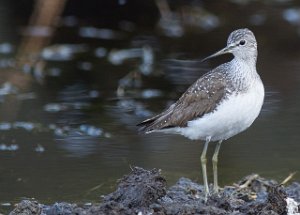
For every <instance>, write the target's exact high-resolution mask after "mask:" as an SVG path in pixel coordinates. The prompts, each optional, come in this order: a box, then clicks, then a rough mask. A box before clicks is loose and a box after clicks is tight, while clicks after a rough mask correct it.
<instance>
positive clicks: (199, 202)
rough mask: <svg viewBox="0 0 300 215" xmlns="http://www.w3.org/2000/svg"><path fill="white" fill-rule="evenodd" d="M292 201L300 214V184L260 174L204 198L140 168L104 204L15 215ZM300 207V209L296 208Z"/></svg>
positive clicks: (22, 209)
mask: <svg viewBox="0 0 300 215" xmlns="http://www.w3.org/2000/svg"><path fill="white" fill-rule="evenodd" d="M287 198H291V199H290V200H291V201H292V202H293V203H294V208H292V209H291V208H290V209H289V211H296V212H297V211H298V209H299V208H298V207H299V206H298V205H299V200H300V184H299V183H297V182H294V183H292V184H291V185H289V186H287V187H284V186H282V185H279V184H278V183H277V182H275V181H273V180H267V179H264V178H262V177H260V176H258V175H256V174H253V175H249V176H247V177H245V178H243V179H242V180H241V181H239V182H238V183H236V184H234V185H233V186H225V187H224V188H223V189H222V190H221V191H220V192H219V193H218V194H214V195H211V196H209V198H208V199H207V201H205V199H204V188H203V186H202V185H200V184H197V183H195V182H193V181H191V180H190V179H187V178H180V179H179V180H178V182H177V183H176V184H175V185H173V186H171V187H170V188H169V189H167V182H166V179H165V178H164V177H163V176H161V173H160V171H159V170H156V169H153V170H150V171H149V170H144V169H142V168H139V167H135V168H133V169H132V172H131V173H130V174H128V175H126V176H124V177H123V178H122V179H120V180H119V182H118V186H117V189H116V191H114V192H113V193H111V194H108V195H106V196H104V198H103V200H102V202H100V203H98V204H92V205H89V206H79V205H77V204H70V203H55V204H53V205H43V204H40V203H38V202H36V201H30V200H23V201H22V202H20V203H19V204H17V205H16V207H15V208H14V209H13V211H12V212H10V215H20V214H22V215H27V214H28V215H30V214H46V215H62V214H66V215H67V214H68V215H69V214H78V215H81V214H82V215H91V214H108V215H110V214H111V215H115V214H139V215H142V214H157V215H173V214H220V215H223V214H225V215H226V214H234V215H242V214H249V215H251V214H272V215H276V214H288V213H287V211H288V207H289V205H287V201H286V199H287ZM295 205H296V207H295Z"/></svg>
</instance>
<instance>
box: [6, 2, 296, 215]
mask: <svg viewBox="0 0 300 215" xmlns="http://www.w3.org/2000/svg"><path fill="white" fill-rule="evenodd" d="M77 4H78V3H77ZM119 4H125V5H126V1H124V2H123V1H119ZM128 4H129V3H128ZM153 4H154V3H153ZM154 6H155V4H154ZM173 7H174V8H173ZM0 8H1V10H3V11H5V13H4V12H3V13H1V16H2V18H0V20H1V22H0V24H1V27H2V29H0V32H1V33H2V36H0V51H1V60H0V66H1V68H2V69H1V70H3V72H2V75H1V76H3V77H2V78H1V79H2V80H1V83H2V84H1V86H0V94H1V95H0V203H1V204H4V205H2V206H1V208H2V209H1V210H5V207H6V206H5V203H14V202H16V201H19V200H20V199H22V198H30V197H33V198H36V199H38V200H40V201H42V202H46V203H53V202H55V201H72V202H78V201H80V202H86V201H97V200H99V199H100V195H101V194H106V193H108V192H110V191H112V190H113V189H114V185H115V182H116V181H117V179H118V178H120V177H122V175H123V174H126V173H128V172H129V171H130V167H131V166H135V165H137V166H141V167H144V168H160V169H162V172H163V174H164V175H165V176H166V177H167V179H168V181H169V184H170V185H171V184H172V183H174V182H175V181H176V180H177V179H178V178H179V177H181V176H184V177H190V178H192V179H193V180H196V181H201V178H202V176H201V172H200V163H199V156H200V153H201V150H202V146H203V145H202V143H200V142H196V141H189V140H187V139H185V138H183V137H180V136H173V135H162V134H153V135H152V134H151V135H141V134H138V132H137V128H136V126H135V124H136V123H138V122H140V121H141V120H143V119H145V118H147V117H149V116H151V115H152V114H155V113H158V112H159V111H161V110H162V109H164V108H165V107H167V106H168V105H169V104H171V103H172V102H173V101H175V100H176V99H177V98H178V97H179V96H180V94H181V93H182V92H183V91H184V90H185V89H186V88H187V87H188V86H189V85H190V84H191V83H193V81H195V80H196V79H197V78H198V77H199V76H200V75H201V74H203V73H204V72H206V71H208V70H209V69H210V68H213V67H214V66H216V65H218V64H219V63H222V62H225V61H227V60H229V59H230V56H227V57H220V58H218V59H215V60H211V61H210V62H209V63H205V64H200V63H199V62H198V61H197V59H199V58H202V57H205V56H207V55H209V54H211V53H213V52H214V51H216V50H218V49H220V48H223V47H224V46H225V44H226V40H227V36H228V34H229V33H230V32H231V31H232V30H234V29H237V28H240V27H248V28H250V29H251V30H253V31H254V33H255V35H256V38H257V41H258V47H259V57H258V65H257V68H258V71H259V73H260V75H261V77H262V80H263V82H264V84H265V87H266V99H265V103H264V106H263V110H262V112H261V114H260V116H259V118H258V119H257V120H256V121H255V123H254V124H253V126H252V127H251V128H249V129H248V130H247V131H246V132H244V133H242V134H239V135H237V136H235V137H233V138H231V139H230V140H228V141H226V142H225V143H224V144H223V146H222V148H221V152H220V158H219V161H220V168H219V175H220V184H221V185H225V184H232V183H233V182H234V181H237V180H239V179H240V178H241V177H243V176H245V175H247V174H250V173H253V172H255V173H259V174H260V175H262V176H263V177H270V178H274V179H276V180H278V181H281V180H283V179H284V178H285V177H287V176H288V175H289V173H291V172H295V171H299V167H300V166H299V163H300V156H299V152H300V144H299V142H300V133H299V131H300V123H299V122H300V70H299V68H300V61H299V58H300V5H297V4H296V1H266V3H259V2H252V1H224V2H223V3H222V4H220V3H212V2H205V1H204V2H202V3H201V2H200V3H197V1H196V3H195V2H193V4H192V3H190V4H188V3H186V5H185V4H178V3H177V4H176V5H172V9H174V10H175V9H176V8H177V9H178V10H180V8H181V10H187V11H188V13H185V14H186V15H189V17H188V18H190V19H189V20H194V19H195V20H197V22H196V24H197V25H196V24H195V23H188V24H186V23H185V24H184V25H182V26H181V27H182V29H183V30H184V32H182V29H181V27H180V25H179V27H178V26H177V27H176V25H178V23H176V19H175V18H174V19H172V20H173V21H174V22H172V23H167V25H165V24H164V23H162V24H161V27H160V28H159V27H158V26H157V25H158V24H159V17H158V16H157V17H156V19H154V18H153V20H154V21H153V20H151V22H150V21H149V20H148V21H147V25H146V24H145V25H143V20H142V21H141V20H137V19H138V18H139V17H141V16H137V17H135V16H134V14H131V16H130V20H131V21H130V22H129V21H126V22H125V21H124V20H123V18H120V17H119V18H118V19H117V20H114V22H115V23H118V25H116V24H114V26H113V27H111V28H110V27H109V26H107V24H105V25H104V26H102V25H101V23H102V24H103V22H99V23H97V20H96V21H95V20H93V21H92V22H89V21H91V20H90V19H88V18H86V17H87V15H86V14H85V17H83V18H82V17H80V16H79V15H78V16H70V14H65V15H64V16H63V18H62V21H61V23H62V24H61V25H60V27H59V28H58V31H57V32H56V34H55V36H54V38H53V40H52V41H51V43H50V45H49V46H47V49H46V50H45V49H44V51H43V58H44V61H45V62H46V66H45V68H43V69H42V74H43V75H44V78H42V81H41V78H38V77H37V75H36V74H35V75H33V79H34V81H32V82H31V84H30V85H29V87H28V86H27V87H26V88H25V89H24V88H22V87H20V88H18V87H17V86H15V85H14V84H12V83H13V82H11V81H10V79H6V78H7V75H5V74H6V73H7V72H5V71H6V68H7V65H8V64H9V61H10V60H11V59H13V57H14V55H15V54H16V52H17V50H18V44H19V43H20V40H21V38H22V35H21V34H20V27H21V26H22V25H25V24H26V21H24V20H23V21H22V19H21V17H17V18H15V19H13V17H14V15H13V12H12V11H13V10H14V7H12V6H11V5H7V4H5V3H1V5H0ZM154 8H155V7H154ZM71 9H72V7H70V8H68V11H71ZM118 10H120V8H119V9H118ZM202 10H206V12H209V13H210V15H209V16H208V17H205V16H204V15H203V13H202V12H203V11H202ZM77 11H78V8H77ZM79 11H80V10H79ZM132 11H134V10H133V9H132ZM201 11H202V12H201ZM69 13H70V12H69ZM140 13H141V12H140ZM100 14H102V15H103V13H100ZM155 14H156V15H157V11H155V12H153V14H152V15H153V16H154V15H155ZM199 14H200V15H199ZM201 14H202V15H201ZM241 14H242V16H241ZM20 16H21V15H20ZM24 16H25V15H24ZM27 16H28V14H27ZM99 16H100V15H99ZM123 16H125V15H124V14H123ZM128 16H129V15H128ZM198 16H200V19H199V17H198ZM202 16H204V18H203V17H202ZM25 17H26V16H25ZM201 17H202V18H201ZM100 18H101V17H100ZM100 18H99V19H100ZM105 18H106V19H107V17H105ZM135 19H136V20H135ZM198 19H199V20H198ZM202 19H203V20H202ZM4 20H5V21H4ZM179 20H180V19H179ZM201 20H202V21H201ZM134 21H136V22H134ZM145 22H146V21H145ZM149 22H150V24H149ZM172 25H175V27H174V26H173V27H172ZM92 26H93V27H92ZM116 26H117V27H116ZM165 26H167V27H165ZM170 26H171V32H170V31H169V30H170V29H168V27H170ZM103 28H105V29H108V30H103ZM174 29H175V30H174ZM54 44H56V45H60V46H59V47H55V48H54V47H53V45H54ZM74 45H75V46H74ZM120 50H122V52H120ZM123 57H125V59H123ZM19 72H20V71H19ZM20 73H21V72H20ZM37 80H40V81H37ZM21 82H22V81H21ZM212 145H213V143H212V144H211V146H212ZM212 149H213V147H211V148H210V151H209V154H211V152H212ZM211 172H212V171H211V168H210V166H209V173H211ZM209 177H210V178H211V174H209ZM294 179H295V180H299V179H300V176H299V174H296V176H295V178H294Z"/></svg>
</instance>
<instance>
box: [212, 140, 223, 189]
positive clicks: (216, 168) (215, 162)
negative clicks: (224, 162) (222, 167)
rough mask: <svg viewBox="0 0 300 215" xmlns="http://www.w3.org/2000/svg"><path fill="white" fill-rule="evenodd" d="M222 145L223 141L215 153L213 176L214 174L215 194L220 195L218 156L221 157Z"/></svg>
mask: <svg viewBox="0 0 300 215" xmlns="http://www.w3.org/2000/svg"><path fill="white" fill-rule="evenodd" d="M221 143H222V140H220V141H219V142H218V143H217V145H216V148H215V153H214V155H213V157H212V164H213V174H214V188H213V189H214V190H213V191H214V193H218V191H219V186H218V155H219V150H220V148H221Z"/></svg>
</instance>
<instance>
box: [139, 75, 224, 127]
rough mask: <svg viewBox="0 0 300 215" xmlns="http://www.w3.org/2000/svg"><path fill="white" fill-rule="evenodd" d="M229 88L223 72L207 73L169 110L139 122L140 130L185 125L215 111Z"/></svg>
mask: <svg viewBox="0 0 300 215" xmlns="http://www.w3.org/2000/svg"><path fill="white" fill-rule="evenodd" d="M229 88H230V86H228V82H227V81H226V79H225V76H224V74H223V73H222V72H218V71H216V70H215V71H213V72H211V73H207V74H206V75H204V76H202V77H201V78H200V79H198V80H197V81H196V82H195V83H194V84H193V85H192V86H190V87H189V88H188V89H187V91H186V92H185V93H184V94H183V95H182V96H181V97H180V98H179V100H178V101H177V102H176V103H174V104H173V105H171V106H170V107H169V108H168V109H167V110H165V111H163V112H162V113H161V114H159V115H157V116H154V117H152V118H150V119H147V120H145V121H143V122H141V123H140V124H138V126H141V129H140V131H143V132H151V131H154V130H160V129H165V128H172V127H185V126H187V123H188V121H190V120H193V119H195V118H199V117H202V116H203V115H204V114H206V113H210V112H212V111H214V110H215V108H216V106H217V105H218V104H219V102H220V101H221V100H222V99H223V98H224V97H225V95H226V93H228V91H227V90H228V89H229Z"/></svg>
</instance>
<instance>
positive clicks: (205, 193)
mask: <svg viewBox="0 0 300 215" xmlns="http://www.w3.org/2000/svg"><path fill="white" fill-rule="evenodd" d="M209 141H210V139H206V142H205V145H204V148H203V151H202V154H201V157H200V160H201V166H202V174H203V183H204V195H205V199H206V200H207V196H208V194H209V188H208V182H207V173H206V163H207V159H206V152H207V147H208V143H209Z"/></svg>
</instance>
